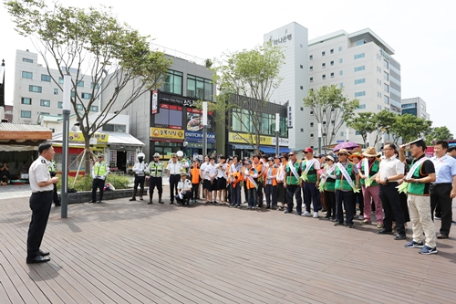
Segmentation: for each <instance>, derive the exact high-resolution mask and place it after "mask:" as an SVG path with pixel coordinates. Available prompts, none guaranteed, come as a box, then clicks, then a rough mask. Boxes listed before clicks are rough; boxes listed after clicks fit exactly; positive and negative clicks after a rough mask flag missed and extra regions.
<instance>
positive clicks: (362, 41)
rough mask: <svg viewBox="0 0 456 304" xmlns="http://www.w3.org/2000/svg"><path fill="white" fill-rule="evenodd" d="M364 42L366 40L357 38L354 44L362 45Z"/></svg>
mask: <svg viewBox="0 0 456 304" xmlns="http://www.w3.org/2000/svg"><path fill="white" fill-rule="evenodd" d="M365 43H366V40H364V39H363V40H358V41H356V42H355V45H363V44H365Z"/></svg>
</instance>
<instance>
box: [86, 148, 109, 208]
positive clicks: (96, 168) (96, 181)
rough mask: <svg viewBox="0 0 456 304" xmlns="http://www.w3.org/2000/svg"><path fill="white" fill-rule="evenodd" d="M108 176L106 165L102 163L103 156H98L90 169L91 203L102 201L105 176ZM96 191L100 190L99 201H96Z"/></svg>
mask: <svg viewBox="0 0 456 304" xmlns="http://www.w3.org/2000/svg"><path fill="white" fill-rule="evenodd" d="M108 174H109V167H108V164H106V162H105V161H104V155H103V154H100V155H98V161H97V162H96V163H95V164H94V165H93V167H92V178H93V182H92V200H91V201H90V202H91V203H95V202H97V203H98V204H99V203H101V201H102V200H103V188H104V185H105V181H106V176H107V175H108ZM97 189H100V199H99V200H98V201H95V200H96V195H97Z"/></svg>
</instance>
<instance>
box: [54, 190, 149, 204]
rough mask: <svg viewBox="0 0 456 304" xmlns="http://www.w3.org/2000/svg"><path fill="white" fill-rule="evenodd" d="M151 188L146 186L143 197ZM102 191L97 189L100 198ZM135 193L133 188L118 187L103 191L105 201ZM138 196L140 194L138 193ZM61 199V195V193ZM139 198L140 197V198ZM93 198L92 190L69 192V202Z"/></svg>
mask: <svg viewBox="0 0 456 304" xmlns="http://www.w3.org/2000/svg"><path fill="white" fill-rule="evenodd" d="M148 190H149V188H144V194H143V197H144V198H145V197H147V191H148ZM99 195H100V192H99V191H97V199H98V198H99ZM132 195H133V189H118V190H117V189H116V190H113V191H105V192H104V193H103V201H108V200H113V199H118V198H123V197H131V196H132ZM136 197H138V194H136ZM59 199H61V196H60V194H59ZM138 199H139V198H138ZM91 200H92V191H79V192H76V193H68V204H79V203H88V202H90V201H91Z"/></svg>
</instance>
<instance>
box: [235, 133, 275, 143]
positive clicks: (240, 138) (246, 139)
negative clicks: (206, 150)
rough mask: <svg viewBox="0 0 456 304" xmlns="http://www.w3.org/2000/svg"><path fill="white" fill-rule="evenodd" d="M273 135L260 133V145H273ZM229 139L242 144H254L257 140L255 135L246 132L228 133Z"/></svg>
mask: <svg viewBox="0 0 456 304" xmlns="http://www.w3.org/2000/svg"><path fill="white" fill-rule="evenodd" d="M272 139H273V137H272V136H263V135H260V145H268V146H272ZM228 141H229V142H232V143H240V144H251V143H252V144H253V143H254V142H255V135H253V134H252V135H250V134H246V133H233V132H230V133H229V134H228Z"/></svg>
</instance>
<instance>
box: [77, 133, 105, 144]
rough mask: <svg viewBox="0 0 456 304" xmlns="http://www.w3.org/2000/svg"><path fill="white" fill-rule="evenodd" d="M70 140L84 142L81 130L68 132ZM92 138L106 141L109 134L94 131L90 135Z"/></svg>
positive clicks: (101, 141) (102, 141)
mask: <svg viewBox="0 0 456 304" xmlns="http://www.w3.org/2000/svg"><path fill="white" fill-rule="evenodd" d="M69 135H70V136H69V139H70V141H78V142H84V135H82V133H81V132H70V134H69ZM92 138H93V139H96V140H97V142H98V143H107V142H108V138H109V135H108V134H106V133H95V134H93V135H92Z"/></svg>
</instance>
